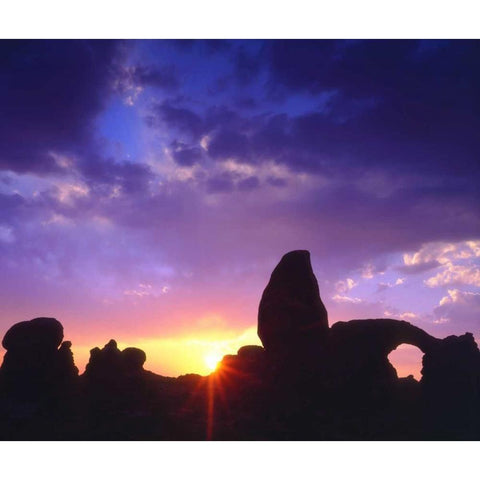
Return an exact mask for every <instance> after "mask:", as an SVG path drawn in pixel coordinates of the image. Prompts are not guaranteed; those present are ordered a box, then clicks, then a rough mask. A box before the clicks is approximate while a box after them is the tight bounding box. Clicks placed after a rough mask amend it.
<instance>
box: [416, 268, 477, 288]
mask: <svg viewBox="0 0 480 480" xmlns="http://www.w3.org/2000/svg"><path fill="white" fill-rule="evenodd" d="M425 285H427V287H431V288H433V287H440V286H445V285H471V286H475V287H480V267H477V266H463V265H452V264H448V265H446V266H445V269H444V270H443V271H441V272H439V273H437V275H435V276H434V277H430V278H428V279H427V280H425Z"/></svg>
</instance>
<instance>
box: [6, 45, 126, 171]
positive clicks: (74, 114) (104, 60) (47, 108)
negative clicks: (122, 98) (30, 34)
mask: <svg viewBox="0 0 480 480" xmlns="http://www.w3.org/2000/svg"><path fill="white" fill-rule="evenodd" d="M117 47H118V46H117V44H116V43H115V42H111V41H73V40H72V41H2V42H0V49H1V53H0V58H1V65H0V70H1V76H0V143H1V144H2V151H1V152H0V167H1V168H3V169H7V170H12V171H15V172H36V173H45V172H48V171H52V170H59V169H60V168H59V167H58V165H57V164H56V162H55V160H54V158H53V157H52V156H50V155H49V152H50V151H57V152H58V151H61V152H69V153H71V152H75V151H76V150H77V148H78V146H79V145H82V146H83V148H85V146H86V145H87V144H89V143H90V140H91V135H92V130H91V129H92V120H93V118H94V117H95V116H96V115H97V114H98V113H99V112H100V111H101V109H102V108H103V106H104V105H105V103H106V101H107V99H108V95H109V90H110V86H111V85H110V82H111V79H112V74H113V68H112V67H113V61H114V58H115V55H116V53H117Z"/></svg>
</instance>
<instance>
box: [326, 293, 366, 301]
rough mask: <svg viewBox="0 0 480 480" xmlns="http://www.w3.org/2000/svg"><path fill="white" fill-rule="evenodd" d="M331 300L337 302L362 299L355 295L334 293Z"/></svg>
mask: <svg viewBox="0 0 480 480" xmlns="http://www.w3.org/2000/svg"><path fill="white" fill-rule="evenodd" d="M332 300H333V301H334V302H338V303H362V299H361V298H357V297H348V296H346V295H339V294H337V295H334V296H333V297H332Z"/></svg>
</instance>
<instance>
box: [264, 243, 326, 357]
mask: <svg viewBox="0 0 480 480" xmlns="http://www.w3.org/2000/svg"><path fill="white" fill-rule="evenodd" d="M327 335H328V316H327V310H326V309H325V306H324V305H323V303H322V300H321V299H320V293H319V289H318V283H317V279H316V278H315V275H314V274H313V270H312V266H311V264H310V253H309V252H308V251H306V250H296V251H293V252H290V253H287V254H286V255H284V256H283V258H282V259H281V261H280V263H279V264H278V265H277V266H276V268H275V270H274V271H273V273H272V276H271V277H270V281H269V282H268V285H267V287H266V288H265V290H264V292H263V295H262V299H261V301H260V305H259V309H258V336H259V337H260V339H261V341H262V343H263V346H264V347H265V350H266V351H267V353H269V354H272V355H275V356H278V357H283V358H286V357H289V358H290V359H295V358H296V357H297V356H298V355H304V354H305V353H306V352H310V351H312V350H318V347H319V346H321V345H322V344H323V343H325V341H326V338H327Z"/></svg>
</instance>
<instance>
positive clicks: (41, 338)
mask: <svg viewBox="0 0 480 480" xmlns="http://www.w3.org/2000/svg"><path fill="white" fill-rule="evenodd" d="M62 339H63V326H62V324H61V323H60V322H59V321H57V320H56V319H55V318H45V317H40V318H34V319H33V320H29V321H24V322H19V323H16V324H15V325H13V326H12V327H11V328H10V329H9V330H8V331H7V333H6V334H5V336H4V338H3V341H2V345H3V347H4V348H5V349H6V350H7V352H6V353H5V356H4V359H3V364H2V367H1V377H2V382H3V386H4V388H5V390H6V391H7V392H9V393H11V394H15V395H19V396H20V397H24V398H31V399H32V400H35V399H36V398H40V397H41V396H48V395H51V394H52V393H53V392H58V393H61V392H63V393H65V391H66V389H68V388H69V385H71V384H72V382H73V381H74V380H75V378H76V377H77V374H78V369H77V368H76V367H75V364H74V362H73V355H72V352H71V350H70V347H71V343H70V342H64V343H63V344H62V346H61V347H60V348H58V347H59V345H60V343H61V342H62Z"/></svg>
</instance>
